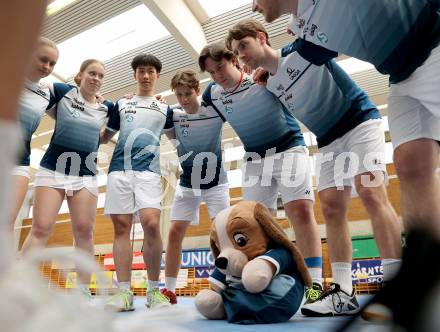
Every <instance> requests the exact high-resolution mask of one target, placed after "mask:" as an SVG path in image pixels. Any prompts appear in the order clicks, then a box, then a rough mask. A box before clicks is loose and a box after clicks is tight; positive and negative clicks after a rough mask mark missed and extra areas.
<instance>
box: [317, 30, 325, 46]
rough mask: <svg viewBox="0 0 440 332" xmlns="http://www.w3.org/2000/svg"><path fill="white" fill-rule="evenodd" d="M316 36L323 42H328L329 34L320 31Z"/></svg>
mask: <svg viewBox="0 0 440 332" xmlns="http://www.w3.org/2000/svg"><path fill="white" fill-rule="evenodd" d="M316 38H318V40H319V41H320V42H321V43H323V44H325V43H327V42H328V37H327V35H326V34H325V33H324V32H322V31H320V32H318V34H317V35H316Z"/></svg>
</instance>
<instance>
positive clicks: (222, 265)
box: [215, 257, 228, 270]
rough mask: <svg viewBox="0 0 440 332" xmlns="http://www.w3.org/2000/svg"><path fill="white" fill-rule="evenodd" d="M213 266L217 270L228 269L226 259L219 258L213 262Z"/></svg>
mask: <svg viewBox="0 0 440 332" xmlns="http://www.w3.org/2000/svg"><path fill="white" fill-rule="evenodd" d="M215 266H216V267H218V268H219V269H222V270H224V269H226V268H227V267H228V259H227V258H226V257H219V258H217V259H216V260H215Z"/></svg>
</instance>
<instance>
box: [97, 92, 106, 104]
mask: <svg viewBox="0 0 440 332" xmlns="http://www.w3.org/2000/svg"><path fill="white" fill-rule="evenodd" d="M95 98H96V102H98V103H100V104H102V103H103V102H104V100H105V99H104V97H103V96H102V95H100V94H99V93H97V94H96V95H95Z"/></svg>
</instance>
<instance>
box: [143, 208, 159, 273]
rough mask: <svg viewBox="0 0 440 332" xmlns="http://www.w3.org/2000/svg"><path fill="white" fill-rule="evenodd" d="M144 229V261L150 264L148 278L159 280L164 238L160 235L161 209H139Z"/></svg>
mask: <svg viewBox="0 0 440 332" xmlns="http://www.w3.org/2000/svg"><path fill="white" fill-rule="evenodd" d="M139 216H140V219H141V224H142V228H143V230H144V261H145V264H146V265H147V266H148V280H152V281H157V280H159V275H160V262H161V260H162V239H161V237H160V210H159V209H152V208H151V209H141V210H139Z"/></svg>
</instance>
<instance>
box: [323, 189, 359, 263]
mask: <svg viewBox="0 0 440 332" xmlns="http://www.w3.org/2000/svg"><path fill="white" fill-rule="evenodd" d="M350 193H351V188H350V187H345V188H344V190H337V189H336V188H328V189H324V190H322V191H320V192H319V198H320V200H321V206H322V213H323V215H324V219H325V224H326V230H327V242H328V249H329V255H330V260H331V261H332V262H345V263H350V262H351V258H352V255H351V238H350V232H349V229H348V224H347V205H348V200H349V199H350Z"/></svg>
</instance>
